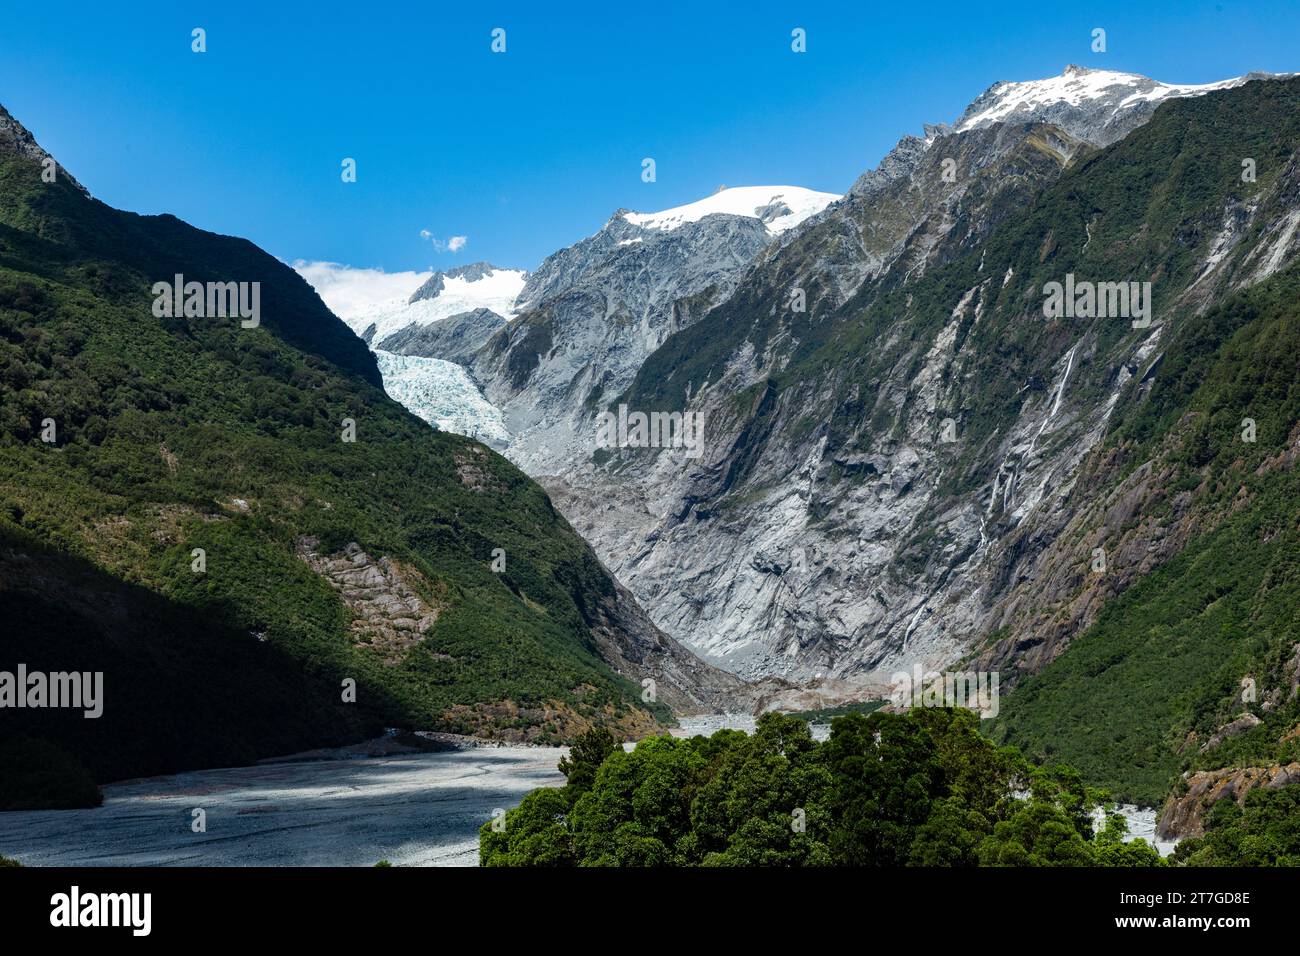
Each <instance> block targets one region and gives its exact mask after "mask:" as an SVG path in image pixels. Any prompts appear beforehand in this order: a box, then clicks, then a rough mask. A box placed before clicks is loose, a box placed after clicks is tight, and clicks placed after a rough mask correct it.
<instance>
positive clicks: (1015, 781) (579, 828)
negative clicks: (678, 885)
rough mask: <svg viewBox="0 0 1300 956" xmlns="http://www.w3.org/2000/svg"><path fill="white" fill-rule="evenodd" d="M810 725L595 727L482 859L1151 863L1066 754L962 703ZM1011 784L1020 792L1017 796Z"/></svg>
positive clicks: (502, 862)
mask: <svg viewBox="0 0 1300 956" xmlns="http://www.w3.org/2000/svg"><path fill="white" fill-rule="evenodd" d="M831 728H832V729H831V736H830V739H829V740H827V741H825V742H824V743H818V742H816V741H814V740H813V739H812V735H811V733H810V732H809V729H808V724H807V723H806V722H805V721H803V720H800V719H799V718H797V717H792V716H789V715H782V714H775V713H770V714H764V715H763V716H762V717H761V718H760V719H759V722H758V727H757V729H756V731H755V733H754V734H753V735H747V734H744V733H741V732H739V731H733V730H721V731H718V732H717V733H715V734H714V735H713V736H712V737H707V738H706V737H702V736H701V737H695V738H692V739H690V740H679V739H675V738H672V737H668V736H663V737H653V738H648V739H646V740H642V741H641V742H640V743H638V744H637V746H636V749H635V750H633V751H631V752H626V751H624V750H623V749H622V748H620V747H617V746H614V745H613V741H612V738H609V737H608V736H602V735H600V734H593V735H592V736H590V737H589V738H586V739H584V740H583V741H581V742H580V746H576V747H575V748H574V750H573V754H572V755H571V757H570V758H569V759H568V760H566V761H565V762H564V763H562V764H561V767H560V769H561V770H562V771H563V772H564V773H565V774H566V776H567V777H568V783H567V784H566V785H565V786H564V787H561V788H546V789H541V790H534V791H533V792H531V793H529V794H528V795H527V796H525V797H524V799H523V801H522V802H521V803H520V805H519V806H518V807H517V808H515V809H513V810H510V811H508V812H507V814H506V816H505V820H504V827H502V828H501V829H500V830H497V829H494V827H493V823H487V824H484V826H483V828H482V830H481V831H480V843H479V846H480V850H479V856H480V860H481V862H482V863H483V864H484V865H485V866H575V865H578V866H830V865H835V866H1158V865H1161V860H1160V858H1159V856H1158V855H1157V854H1156V852H1155V850H1153V849H1152V848H1151V847H1150V846H1148V845H1147V844H1145V843H1144V842H1142V841H1134V842H1132V843H1124V842H1122V838H1123V835H1124V832H1125V829H1124V821H1123V818H1122V817H1120V816H1118V815H1112V816H1111V817H1109V818H1108V820H1107V822H1106V824H1105V826H1104V827H1103V828H1102V829H1101V831H1100V832H1094V830H1093V826H1092V813H1091V811H1092V809H1093V808H1094V807H1097V806H1101V805H1104V802H1105V795H1104V794H1101V793H1099V792H1097V791H1092V790H1089V789H1087V788H1085V787H1084V786H1083V784H1082V782H1081V780H1080V778H1079V775H1078V774H1077V773H1075V772H1074V771H1073V770H1070V769H1069V768H1066V767H1053V768H1034V767H1031V766H1029V765H1028V764H1027V763H1025V762H1024V761H1023V760H1022V759H1021V758H1020V757H1019V756H1018V755H1017V754H1016V753H1015V751H1013V750H1010V749H998V748H997V747H995V746H994V745H993V744H992V743H991V742H990V741H989V740H988V739H987V738H985V737H983V736H982V735H981V734H980V733H979V730H978V720H977V718H976V717H975V715H974V714H972V713H970V712H969V711H964V710H937V709H920V708H918V709H914V710H911V711H909V712H907V713H906V714H890V713H883V712H879V711H878V712H876V713H873V714H870V715H863V714H850V715H848V716H843V717H836V718H835V719H834V721H833V722H832V724H831ZM1021 792H1023V793H1024V795H1023V796H1019V795H1018V794H1020V793H1021Z"/></svg>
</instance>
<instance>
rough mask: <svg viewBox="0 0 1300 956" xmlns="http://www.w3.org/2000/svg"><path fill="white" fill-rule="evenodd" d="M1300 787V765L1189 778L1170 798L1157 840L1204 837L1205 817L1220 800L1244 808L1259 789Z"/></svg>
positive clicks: (1213, 773)
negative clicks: (1290, 785)
mask: <svg viewBox="0 0 1300 956" xmlns="http://www.w3.org/2000/svg"><path fill="white" fill-rule="evenodd" d="M1297 783H1300V763H1291V764H1287V765H1286V766H1277V765H1274V766H1272V767H1245V768H1241V769H1225V770H1206V771H1201V772H1199V773H1194V774H1188V775H1187V776H1186V778H1185V779H1184V780H1183V786H1182V787H1181V788H1180V792H1179V793H1177V794H1175V795H1174V796H1171V797H1170V798H1169V800H1168V802H1166V803H1165V806H1164V809H1163V810H1162V811H1161V812H1160V820H1159V822H1158V823H1157V824H1156V836H1157V837H1158V838H1159V839H1161V840H1181V839H1185V838H1187V837H1199V836H1204V835H1205V815H1206V814H1207V813H1209V812H1210V808H1211V807H1213V806H1214V805H1215V804H1216V803H1218V802H1219V801H1220V800H1235V801H1237V803H1238V805H1244V804H1245V802H1246V794H1248V793H1250V791H1252V790H1254V789H1256V788H1257V787H1266V788H1268V789H1274V788H1277V787H1284V786H1287V785H1289V784H1297Z"/></svg>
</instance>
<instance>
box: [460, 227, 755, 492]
mask: <svg viewBox="0 0 1300 956" xmlns="http://www.w3.org/2000/svg"><path fill="white" fill-rule="evenodd" d="M771 241H772V237H771V235H770V234H769V233H768V231H767V228H766V226H765V225H764V223H763V222H762V221H760V220H759V219H754V218H750V217H746V216H733V215H711V216H706V217H705V218H703V219H701V220H699V221H697V222H693V223H687V224H685V225H682V226H680V227H679V228H676V229H673V230H669V231H665V230H657V229H647V228H642V227H640V226H636V225H633V224H632V223H630V222H628V221H627V220H626V219H624V218H623V216H622V214H621V212H620V213H616V214H615V215H614V216H613V217H612V218H611V219H610V221H609V222H608V223H607V224H606V225H605V227H604V228H603V229H601V230H600V232H598V233H596V234H595V235H594V236H590V237H588V238H587V239H584V240H582V241H581V242H578V243H576V244H575V245H573V246H570V247H568V248H566V249H562V250H560V251H559V252H557V253H555V254H553V255H551V256H549V257H548V258H547V259H546V260H545V261H544V262H543V263H542V265H541V266H540V267H539V268H538V269H537V270H536V271H535V272H533V273H532V274H531V275H530V276H529V279H528V282H527V284H526V285H525V287H524V290H523V292H522V293H521V294H520V296H519V298H518V300H517V305H516V307H517V308H518V309H519V311H520V315H519V317H518V318H517V319H516V320H515V321H514V322H512V323H511V324H510V325H509V326H508V327H507V328H505V329H502V330H500V331H499V332H498V333H497V334H496V335H495V336H494V337H493V338H492V339H491V340H490V341H489V342H488V343H487V344H486V345H485V346H484V347H483V348H482V349H481V350H480V351H479V353H478V354H477V355H476V356H475V357H474V359H473V360H472V362H470V363H469V368H470V371H471V372H472V374H473V376H474V378H475V379H476V380H477V381H478V383H479V384H480V385H481V386H482V388H483V393H484V395H485V396H486V397H487V398H488V400H489V401H491V402H492V403H493V404H494V405H496V406H497V407H499V408H501V409H502V411H503V412H504V413H505V416H506V425H507V428H508V429H509V431H510V434H511V436H512V443H511V448H510V452H509V457H510V458H511V459H512V460H514V461H515V462H516V463H519V464H520V465H521V467H524V468H525V470H528V471H531V472H532V473H534V474H546V473H550V472H551V471H552V470H555V469H561V470H562V469H565V468H567V467H568V466H569V464H570V463H571V462H572V461H573V460H574V459H575V458H585V457H586V456H587V455H588V454H590V449H587V450H586V451H584V450H583V448H582V447H581V445H582V443H583V442H584V441H585V440H586V439H585V432H586V431H587V430H588V427H587V426H588V425H589V423H590V422H591V421H592V420H593V417H594V416H595V414H596V413H597V412H598V411H599V410H600V408H601V407H602V406H601V405H600V403H601V401H602V399H606V400H607V399H609V398H612V397H613V396H616V395H618V394H619V393H620V392H621V391H622V390H623V389H625V388H626V387H627V386H628V385H629V384H630V383H631V381H632V377H633V376H634V375H635V374H636V372H637V370H638V369H639V368H640V367H641V364H642V362H644V360H645V358H646V356H648V355H649V354H650V353H651V352H653V351H654V350H655V349H656V348H658V347H659V345H660V344H661V343H662V342H663V341H664V339H665V338H667V337H668V336H669V335H670V334H672V333H673V332H675V331H677V330H678V329H680V328H682V327H684V326H685V324H688V323H689V322H691V321H693V320H694V318H696V317H698V315H699V313H700V310H701V309H703V308H707V305H708V304H711V303H714V302H717V301H718V300H720V299H721V298H723V297H725V296H726V295H727V293H729V292H730V291H731V289H732V288H734V286H735V284H736V282H737V280H738V279H739V277H740V274H741V273H742V272H743V270H744V269H745V268H746V267H747V266H748V265H749V264H750V263H751V262H752V261H753V260H754V258H755V257H756V256H757V255H758V254H759V253H760V252H761V251H762V250H763V249H765V248H766V247H767V246H768V244H769V243H770V242H771ZM685 300H694V301H695V304H694V305H691V306H688V305H681V304H679V303H683V302H684V301H685ZM580 436H583V437H580Z"/></svg>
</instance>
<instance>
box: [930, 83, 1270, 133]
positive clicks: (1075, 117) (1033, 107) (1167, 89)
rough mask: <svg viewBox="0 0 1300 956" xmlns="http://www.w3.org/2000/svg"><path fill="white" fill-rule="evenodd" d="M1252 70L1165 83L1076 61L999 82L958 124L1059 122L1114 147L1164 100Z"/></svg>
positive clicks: (959, 128)
mask: <svg viewBox="0 0 1300 956" xmlns="http://www.w3.org/2000/svg"><path fill="white" fill-rule="evenodd" d="M1261 75H1262V74H1256V73H1251V74H1247V75H1246V76H1237V77H1233V78H1231V79H1227V80H1220V81H1219V82H1217V83H1202V84H1194V83H1162V82H1160V81H1159V80H1153V79H1151V78H1150V77H1146V76H1142V75H1140V74H1138V73H1120V72H1117V71H1115V70H1094V69H1089V68H1087V67H1082V66H1077V65H1075V64H1073V63H1072V64H1070V65H1069V66H1067V67H1066V68H1065V70H1064V71H1063V72H1062V73H1061V74H1060V75H1059V76H1051V77H1047V78H1046V79H1041V80H1027V81H1024V82H1008V81H1006V80H1002V81H999V82H997V83H994V84H993V85H992V86H990V87H989V88H988V89H987V90H985V91H984V93H983V94H982V95H981V96H980V97H979V98H978V99H976V100H975V102H973V103H971V104H970V106H968V107H967V108H966V111H965V112H964V113H962V115H961V117H960V118H959V119H958V120H957V122H956V123H955V124H954V126H953V130H954V131H955V132H958V133H961V132H965V131H967V130H971V129H975V128H977V127H980V126H987V125H989V124H991V123H1008V122H1009V123H1029V122H1049V123H1055V124H1057V125H1058V126H1060V127H1062V128H1063V129H1065V130H1066V132H1069V133H1071V134H1072V135H1075V136H1078V137H1080V138H1082V139H1085V140H1088V141H1090V142H1094V143H1097V144H1099V145H1108V144H1109V143H1111V142H1113V141H1114V140H1116V139H1119V138H1120V137H1122V136H1123V135H1124V134H1125V133H1127V132H1128V131H1129V130H1130V129H1131V128H1132V127H1133V126H1136V125H1138V124H1139V123H1140V122H1142V121H1143V120H1144V119H1145V118H1146V117H1147V116H1149V115H1150V113H1151V111H1152V110H1153V109H1154V108H1155V107H1156V106H1157V105H1159V104H1160V103H1161V102H1163V101H1164V100H1167V99H1171V98H1173V97H1179V96H1200V95H1202V94H1204V93H1210V92H1213V91H1215V90H1226V89H1231V88H1233V87H1236V86H1240V85H1241V84H1243V83H1245V82H1247V81H1248V80H1251V79H1255V78H1258V77H1259V76H1261Z"/></svg>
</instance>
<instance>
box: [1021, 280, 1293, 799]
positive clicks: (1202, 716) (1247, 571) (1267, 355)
mask: <svg viewBox="0 0 1300 956" xmlns="http://www.w3.org/2000/svg"><path fill="white" fill-rule="evenodd" d="M1297 354H1300V269H1296V268H1292V269H1290V270H1288V271H1287V272H1286V273H1284V274H1282V275H1279V276H1275V277H1273V278H1272V279H1270V280H1268V281H1267V282H1264V283H1262V284H1260V285H1258V286H1255V287H1253V288H1252V289H1250V290H1248V291H1246V292H1244V293H1242V294H1240V295H1238V296H1235V297H1234V298H1233V299H1231V300H1229V301H1227V302H1225V303H1222V304H1221V305H1220V306H1218V307H1217V308H1215V309H1212V310H1210V311H1208V312H1207V313H1205V314H1204V315H1202V316H1199V317H1188V318H1186V319H1185V320H1184V321H1183V322H1182V324H1181V326H1180V328H1179V330H1178V333H1177V335H1176V337H1175V338H1174V340H1173V341H1172V342H1171V344H1170V347H1169V350H1168V352H1167V354H1166V357H1165V359H1164V361H1163V363H1162V364H1161V367H1160V369H1159V370H1158V372H1157V374H1156V379H1155V387H1154V388H1153V389H1152V392H1151V398H1150V400H1149V401H1148V402H1146V403H1144V404H1141V405H1139V406H1137V407H1136V409H1135V411H1134V412H1133V413H1132V414H1131V415H1130V417H1129V418H1127V419H1126V420H1124V421H1122V422H1121V423H1120V424H1119V426H1118V427H1117V429H1116V431H1115V433H1114V435H1113V436H1112V438H1111V439H1110V440H1111V443H1112V445H1113V446H1114V447H1115V448H1116V449H1117V451H1118V452H1119V453H1121V454H1123V455H1125V456H1127V457H1128V458H1129V459H1130V460H1133V461H1146V460H1149V459H1152V458H1154V459H1155V460H1156V461H1157V462H1159V463H1161V465H1162V467H1164V468H1168V469H1170V470H1171V474H1172V475H1173V479H1172V480H1171V484H1173V485H1174V486H1175V487H1179V486H1182V487H1185V488H1187V489H1188V490H1189V491H1192V492H1193V493H1194V496H1195V497H1194V501H1195V506H1196V507H1197V508H1198V509H1200V510H1201V511H1203V512H1204V513H1205V514H1206V515H1207V518H1206V520H1205V521H1204V522H1203V523H1204V524H1206V525H1209V530H1207V531H1205V532H1204V533H1202V534H1200V535H1198V536H1196V537H1194V538H1193V539H1192V540H1190V541H1189V542H1188V543H1187V544H1186V545H1185V546H1184V547H1183V549H1182V550H1181V551H1180V552H1179V553H1178V554H1177V555H1176V556H1175V557H1174V558H1173V559H1172V560H1170V561H1169V562H1168V563H1167V564H1165V565H1164V566H1162V567H1160V568H1157V569H1156V570H1155V571H1154V572H1152V573H1151V574H1149V575H1147V576H1145V577H1142V578H1139V579H1138V580H1137V581H1136V582H1135V583H1134V584H1133V585H1131V586H1130V587H1129V588H1128V589H1127V590H1126V591H1125V592H1124V593H1123V594H1122V595H1120V596H1119V597H1118V598H1116V599H1115V600H1113V601H1112V602H1110V603H1109V604H1108V605H1107V607H1106V608H1105V609H1104V610H1103V611H1102V613H1101V615H1100V616H1099V618H1098V620H1097V622H1096V623H1095V624H1094V625H1093V626H1092V627H1091V628H1089V629H1088V631H1087V632H1085V633H1084V634H1082V635H1080V636H1079V637H1077V638H1075V639H1074V641H1072V642H1071V643H1070V645H1069V646H1068V647H1067V648H1066V650H1065V652H1064V653H1063V654H1062V655H1061V656H1060V657H1059V658H1057V659H1056V660H1055V661H1053V662H1052V663H1051V664H1050V665H1048V667H1047V668H1046V669H1045V670H1044V671H1043V672H1042V673H1041V674H1039V675H1037V676H1034V677H1031V678H1028V679H1026V680H1025V681H1024V682H1023V683H1022V684H1021V686H1019V687H1018V688H1017V689H1016V691H1015V693H1014V694H1012V695H1010V696H1009V698H1008V700H1007V701H1006V702H1005V703H1004V705H1003V711H1002V714H1001V715H1000V717H999V719H998V724H997V727H996V730H995V736H996V738H997V739H998V740H1000V741H1003V742H1007V743H1012V744H1015V745H1016V746H1018V747H1020V748H1021V749H1022V750H1024V751H1025V752H1026V753H1028V754H1030V755H1033V756H1037V757H1040V758H1043V759H1053V760H1065V761H1068V762H1069V763H1071V764H1073V765H1075V766H1077V767H1078V768H1079V769H1080V771H1081V772H1083V774H1084V775H1085V777H1086V778H1087V779H1088V780H1090V781H1092V782H1094V783H1096V784H1098V785H1100V786H1105V787H1109V788H1111V789H1112V790H1113V791H1114V792H1115V793H1116V794H1118V795H1119V796H1120V798H1121V799H1126V800H1127V799H1131V800H1136V801H1138V802H1142V803H1157V802H1159V801H1160V800H1161V799H1162V798H1163V797H1164V795H1165V794H1166V793H1167V792H1168V790H1169V788H1170V785H1171V782H1172V781H1173V780H1174V779H1175V778H1176V776H1177V774H1179V773H1180V772H1181V771H1183V770H1187V769H1191V770H1199V769H1212V768H1216V767H1225V766H1234V767H1241V766H1250V765H1259V764H1264V765H1267V764H1271V763H1276V762H1283V763H1285V762H1288V761H1291V760H1296V759H1300V740H1297V739H1294V738H1293V739H1292V740H1290V741H1289V742H1288V741H1284V740H1283V739H1282V738H1283V736H1284V735H1285V734H1286V732H1287V731H1288V730H1290V729H1291V728H1293V727H1295V726H1296V725H1297V723H1300V697H1297V696H1294V695H1291V694H1290V693H1289V687H1290V680H1291V678H1292V676H1293V674H1292V673H1291V672H1288V670H1287V667H1288V663H1289V662H1290V660H1291V658H1292V656H1293V655H1294V653H1295V648H1296V646H1297V645H1300V618H1298V617H1297V608H1300V525H1298V524H1297V521H1296V517H1297V513H1298V511H1297V502H1300V476H1298V475H1297V473H1296V471H1295V468H1294V465H1291V466H1287V465H1285V460H1286V455H1287V451H1286V449H1287V445H1288V442H1289V441H1290V440H1291V439H1290V438H1289V436H1290V435H1291V434H1292V433H1293V431H1294V429H1295V428H1296V423H1297V422H1298V421H1300V379H1298V378H1297V376H1296V368H1295V356H1296V355H1297ZM1244 418H1252V419H1254V420H1255V421H1256V426H1257V434H1256V436H1255V438H1256V440H1255V441H1254V442H1246V441H1243V440H1242V431H1243V428H1242V420H1243V419H1244ZM1184 507H1187V506H1186V505H1184ZM1292 666H1294V665H1292ZM1246 677H1250V678H1252V679H1253V680H1254V681H1255V684H1256V687H1257V692H1256V695H1255V699H1254V700H1247V701H1243V700H1242V696H1241V680H1242V679H1243V678H1246ZM1243 711H1247V712H1250V713H1253V714H1254V715H1255V716H1257V717H1259V718H1260V719H1261V720H1262V723H1261V724H1260V725H1259V726H1258V727H1256V728H1254V729H1253V730H1251V731H1250V732H1248V733H1246V734H1243V735H1242V736H1240V737H1233V738H1230V739H1228V740H1227V741H1225V742H1224V743H1222V744H1220V745H1219V746H1217V747H1215V748H1213V749H1211V750H1209V751H1208V752H1206V753H1200V752H1199V751H1200V746H1201V744H1202V743H1203V742H1204V741H1206V740H1208V739H1209V738H1210V737H1211V736H1213V734H1214V732H1215V730H1217V729H1218V728H1219V727H1222V726H1223V725H1225V724H1227V723H1228V722H1229V721H1231V720H1232V719H1233V718H1234V717H1236V716H1238V715H1239V714H1241V713H1242V712H1243ZM1189 734H1191V735H1193V736H1192V737H1191V738H1190V741H1191V742H1190V743H1185V742H1186V741H1188V739H1189Z"/></svg>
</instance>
